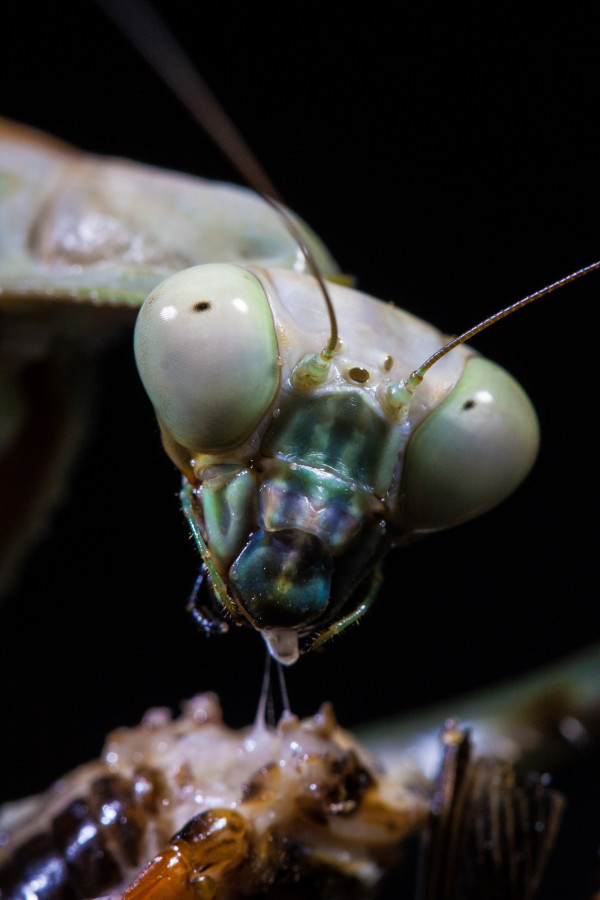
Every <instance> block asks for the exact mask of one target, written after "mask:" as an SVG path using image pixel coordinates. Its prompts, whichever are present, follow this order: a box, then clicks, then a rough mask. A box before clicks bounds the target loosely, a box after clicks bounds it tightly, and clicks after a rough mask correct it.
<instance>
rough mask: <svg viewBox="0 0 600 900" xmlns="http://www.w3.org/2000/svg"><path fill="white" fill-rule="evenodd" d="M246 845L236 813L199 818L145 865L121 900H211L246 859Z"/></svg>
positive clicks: (216, 812)
mask: <svg viewBox="0 0 600 900" xmlns="http://www.w3.org/2000/svg"><path fill="white" fill-rule="evenodd" d="M248 845H249V841H248V825H247V822H246V820H245V819H244V818H243V816H241V815H240V813H238V812H236V811H235V810H232V809H211V810H207V811H206V812H203V813H200V815H198V816H195V817H194V818H193V819H191V820H190V821H189V822H188V823H187V825H186V826H185V827H184V828H182V830H181V831H180V832H178V834H176V835H175V837H174V838H172V840H171V841H170V842H169V846H168V848H167V849H166V850H165V851H163V852H162V853H160V854H159V855H158V856H157V857H155V858H154V859H153V860H152V862H150V863H149V864H148V865H147V866H146V868H145V869H144V871H143V872H142V873H141V874H140V875H139V876H138V877H137V878H136V880H135V881H134V882H133V884H131V885H130V886H129V887H128V888H127V890H126V891H125V893H124V894H123V900H176V898H177V900H213V898H214V897H215V895H216V894H217V891H218V889H219V884H220V883H221V882H222V880H223V878H224V877H225V876H226V873H227V872H229V871H230V870H232V869H235V868H236V867H237V866H239V865H241V863H243V862H244V860H245V859H246V856H247V855H248V849H249V847H248Z"/></svg>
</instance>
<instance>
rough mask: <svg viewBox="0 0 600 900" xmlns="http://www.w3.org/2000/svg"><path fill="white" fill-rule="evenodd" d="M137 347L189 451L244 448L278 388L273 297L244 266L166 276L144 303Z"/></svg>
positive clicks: (167, 418)
mask: <svg viewBox="0 0 600 900" xmlns="http://www.w3.org/2000/svg"><path fill="white" fill-rule="evenodd" d="M134 344H135V358H136V362H137V367H138V371H139V373H140V377H141V379H142V382H143V384H144V387H145V388H146V391H147V393H148V396H149V397H150V400H151V401H152V403H153V405H154V408H155V409H156V412H157V414H158V416H159V418H160V419H161V421H162V424H163V425H164V426H165V427H166V428H167V430H168V431H169V432H170V434H171V436H172V437H173V438H174V439H175V440H176V441H177V442H178V443H179V444H181V445H182V446H184V447H186V448H187V449H189V450H194V451H199V452H204V453H208V452H215V453H217V452H220V451H223V450H227V449H230V448H233V447H237V446H239V445H240V444H242V443H243V442H244V441H245V440H246V438H248V437H249V435H250V434H251V433H252V431H254V429H255V428H256V427H257V426H258V425H259V424H260V422H261V420H262V418H263V417H264V415H265V414H266V413H267V411H268V409H269V407H270V405H271V403H272V401H273V398H274V397H275V394H276V392H277V388H278V386H279V366H278V364H277V358H278V352H279V351H278V345H277V337H276V334H275V326H274V324H273V316H272V313H271V309H270V306H269V302H268V300H267V295H266V293H265V290H264V288H263V286H262V285H261V283H260V281H259V280H258V278H256V277H255V276H254V275H252V273H251V272H248V271H247V270H246V269H242V268H240V267H238V266H230V265H206V266H195V267H194V268H192V269H185V270H184V271H183V272H179V273H178V274H177V275H173V276H171V277H170V278H167V280H166V281H163V282H162V284H160V285H159V286H158V287H157V288H156V289H155V290H154V291H153V292H152V293H151V294H150V296H149V297H148V299H147V300H146V302H145V303H144V305H143V306H142V308H141V310H140V313H139V316H138V320H137V323H136V327H135V338H134Z"/></svg>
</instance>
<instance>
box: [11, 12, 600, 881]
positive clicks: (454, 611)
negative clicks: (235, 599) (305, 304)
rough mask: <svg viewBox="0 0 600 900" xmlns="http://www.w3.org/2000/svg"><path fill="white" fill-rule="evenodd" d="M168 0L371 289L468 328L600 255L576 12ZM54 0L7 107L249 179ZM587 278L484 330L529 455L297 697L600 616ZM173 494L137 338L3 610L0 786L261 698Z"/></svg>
mask: <svg viewBox="0 0 600 900" xmlns="http://www.w3.org/2000/svg"><path fill="white" fill-rule="evenodd" d="M158 6H159V8H162V7H164V10H163V12H164V15H165V16H167V17H168V21H169V22H170V24H171V26H172V27H173V29H174V30H175V31H176V33H177V35H178V36H179V37H180V39H181V40H182V41H183V42H184V43H185V46H186V48H187V50H188V51H189V52H190V53H191V54H192V55H193V57H194V59H195V61H196V63H197V65H198V66H199V68H200V69H201V71H202V73H203V74H204V76H205V78H206V79H207V80H208V81H209V83H210V84H211V86H212V87H213V89H214V91H215V92H216V93H217V94H218V96H219V97H220V98H221V100H222V102H223V104H224V106H225V107H226V108H227V109H228V111H229V112H230V114H231V116H232V118H233V119H234V120H235V122H236V123H237V124H238V126H239V127H240V128H241V130H242V131H243V133H244V134H245V135H246V137H247V139H248V141H249V142H250V144H251V145H252V147H253V148H254V150H255V151H256V153H257V155H258V156H259V158H260V159H261V160H262V161H263V163H264V165H265V167H266V168H267V169H268V171H269V173H270V175H271V177H272V178H273V180H274V181H275V183H276V184H277V185H278V186H279V188H280V190H281V192H282V193H283V195H284V197H285V198H286V200H287V202H288V203H289V205H290V206H291V207H292V208H293V209H295V210H296V211H297V212H299V213H300V214H301V215H302V216H303V217H304V218H305V219H306V221H308V222H310V224H311V225H312V226H313V227H314V229H315V230H316V231H317V233H319V234H320V235H321V236H322V237H323V239H324V240H325V242H326V243H327V244H328V245H329V247H330V249H331V250H332V252H333V254H334V256H335V257H336V258H337V259H338V261H339V262H340V264H341V266H342V268H343V269H344V270H345V271H348V272H351V273H353V274H354V275H355V276H356V277H357V279H358V284H359V286H360V287H361V288H363V289H364V290H366V291H368V292H369V293H372V294H374V295H375V296H378V297H380V298H382V299H384V300H393V301H394V302H397V303H398V304H400V305H403V306H405V307H406V308H408V309H409V310H411V311H412V312H414V313H416V314H418V315H420V316H422V317H423V318H424V319H426V320H429V321H432V322H434V323H435V324H436V325H438V327H440V328H441V329H443V330H445V331H447V332H450V333H452V332H455V333H456V332H459V331H461V330H463V329H465V328H467V327H469V326H470V325H472V324H474V323H475V322H476V321H478V320H479V319H480V318H481V317H483V316H484V315H487V314H489V313H491V312H493V311H495V310H496V309H498V308H500V307H501V306H504V305H506V304H507V303H508V302H511V301H513V300H515V299H517V298H518V297H520V296H522V295H524V294H526V293H529V292H531V291H533V290H535V289H537V288H540V287H542V286H543V285H545V284H547V283H548V282H551V281H553V280H554V279H556V278H559V277H561V276H562V275H564V274H566V273H567V272H569V271H571V270H573V269H576V268H578V267H580V266H582V265H585V264H586V263H588V262H591V261H592V260H593V259H595V258H596V257H597V256H598V255H600V241H599V240H598V238H599V236H600V235H599V232H600V227H599V224H598V219H599V215H598V211H599V208H600V207H599V203H598V200H599V196H598V195H599V193H600V179H599V177H598V172H597V164H598V159H600V153H599V149H600V148H599V141H600V139H599V137H598V134H597V119H598V113H599V112H600V97H599V96H598V93H599V92H600V79H599V78H598V69H599V64H598V49H597V40H596V35H595V34H594V33H593V29H592V27H591V25H589V24H588V23H586V22H585V21H584V19H583V18H580V17H579V14H578V13H577V12H575V13H572V12H568V13H567V12H566V11H563V12H561V13H557V12H556V11H555V12H554V13H553V12H551V11H548V10H547V9H546V8H545V7H543V6H542V5H541V4H540V5H532V6H530V7H528V8H527V9H526V10H523V8H522V7H521V8H520V11H518V12H514V13H511V12H510V11H509V10H508V9H507V10H505V11H504V12H497V13H496V14H495V15H496V18H495V20H494V21H490V20H489V19H487V20H486V21H485V22H483V21H479V20H478V19H477V18H476V17H475V18H473V17H471V15H470V14H466V13H463V12H462V11H461V10H460V9H459V8H457V7H455V6H453V10H452V13H451V14H450V13H446V14H445V15H444V17H443V18H442V19H440V18H439V11H438V10H436V11H435V13H434V12H433V11H429V10H428V9H427V8H426V7H425V6H423V7H422V9H421V12H419V13H417V14H413V13H408V12H407V11H403V12H401V23H400V26H398V25H394V26H392V25H391V24H390V23H389V22H387V21H386V20H385V17H384V16H383V13H382V11H381V8H378V7H377V5H372V6H371V9H366V10H365V9H362V10H361V11H360V14H356V15H353V16H351V15H349V14H347V13H346V14H344V18H341V16H340V18H339V19H338V18H336V17H335V15H334V12H333V10H331V11H330V12H329V13H327V15H326V17H325V18H324V17H323V15H324V14H323V11H322V10H321V11H316V10H312V9H311V8H310V7H308V8H307V7H300V8H298V9H297V10H295V11H294V10H292V11H290V9H289V8H288V9H286V10H281V12H279V13H277V14H274V13H273V11H272V10H267V9H266V8H265V9H263V10H260V9H256V7H255V5H254V4H246V5H245V6H244V8H243V9H237V8H236V9H235V10H234V9H232V8H230V7H224V8H223V10H222V12H221V13H219V12H217V11H215V10H214V9H211V11H210V12H207V10H206V9H205V8H204V7H205V5H204V4H202V5H200V4H195V5H194V4H189V3H178V2H169V3H168V4H166V3H165V4H163V3H161V4H158ZM52 7H54V5H50V4H48V5H47V7H46V11H45V12H44V13H43V14H41V15H40V14H39V13H38V14H36V17H35V19H34V13H33V12H32V10H31V9H30V8H29V7H28V8H27V9H23V10H21V11H18V10H17V11H13V12H11V13H9V14H8V18H6V17H5V19H4V25H3V30H4V35H5V44H6V46H5V47H4V49H3V53H2V58H1V59H0V67H1V68H0V71H1V75H0V83H1V86H2V87H1V91H0V93H1V98H2V103H1V106H2V111H3V113H4V114H5V115H7V116H9V117H11V118H14V119H17V120H20V121H23V122H26V123H28V124H31V125H35V126H37V127H39V128H41V129H44V130H47V131H51V132H53V133H54V134H56V135H58V136H60V137H62V138H64V139H66V140H68V141H70V142H72V143H74V144H76V145H78V146H80V147H82V148H83V149H86V150H89V151H94V152H97V153H104V154H113V155H120V156H127V157H131V158H133V159H138V160H141V161H144V162H148V163H152V164H155V165H160V166H164V167H169V168H173V169H181V170H184V171H188V172H191V173H194V174H203V175H207V176H209V177H216V178H222V179H226V180H235V174H233V173H232V172H231V170H230V169H229V167H228V166H227V164H226V163H225V162H224V161H223V160H222V158H221V157H220V155H219V153H218V152H217V151H216V150H214V149H213V148H212V146H211V145H210V144H209V143H208V141H207V140H206V139H205V137H204V136H203V134H202V133H200V132H199V131H198V129H197V127H196V126H195V125H194V124H193V123H191V122H190V120H189V118H188V117H187V116H186V114H185V113H184V112H183V111H181V109H180V108H179V106H178V104H177V102H176V101H175V100H173V99H172V98H171V96H170V95H169V93H168V91H167V89H166V88H164V87H163V86H162V85H161V84H160V83H158V82H157V80H156V78H155V77H154V76H153V75H152V74H151V73H150V72H149V71H148V69H147V67H146V65H145V64H144V63H143V62H142V61H141V60H140V59H139V58H138V57H137V56H136V55H135V53H134V51H132V50H131V49H130V48H129V47H128V45H127V44H126V43H125V42H124V40H123V39H122V38H121V37H120V36H119V35H117V33H116V32H115V30H114V28H113V26H112V25H111V24H109V23H108V22H107V21H106V20H105V19H104V18H103V17H102V15H101V14H100V13H99V12H98V11H97V10H96V9H95V7H93V6H88V5H87V4H84V3H72V4H69V3H66V4H64V5H62V6H61V8H60V9H56V8H52ZM542 9H543V10H544V12H543V15H542V14H541V11H542ZM487 14H488V15H494V14H493V13H490V12H489V10H488V13H487ZM553 16H554V18H553ZM599 283H600V278H599V277H598V276H592V277H590V278H589V279H587V281H586V283H582V284H580V285H578V286H574V287H571V288H568V289H566V290H565V291H564V292H562V293H561V294H560V295H556V296H553V297H551V298H548V299H546V300H543V301H541V302H540V303H539V304H538V305H537V306H536V307H534V308H530V309H528V310H527V311H524V312H522V313H520V314H519V315H518V316H517V317H514V318H513V319H512V320H509V321H508V322H506V323H504V324H502V325H500V326H498V327H496V328H495V329H494V330H493V331H492V332H490V333H488V334H486V335H485V336H482V337H481V338H480V339H478V341H477V343H476V346H477V347H478V348H479V349H480V350H482V352H484V353H486V354H487V355H489V356H490V357H492V358H493V359H495V360H497V361H498V362H500V363H502V364H503V365H505V366H506V368H508V369H509V370H510V371H511V372H513V374H515V375H516V376H517V377H518V378H519V380H520V381H521V382H522V384H523V385H524V386H525V387H526V389H527V390H528V392H529V393H530V396H531V397H532V399H533V401H534V403H535V405H536V407H537V409H538V412H539V416H540V420H541V426H542V449H541V454H540V459H539V462H538V464H537V465H536V468H535V470H534V472H533V474H532V475H531V477H530V478H529V480H528V481H527V483H526V484H525V485H524V486H523V487H522V488H521V489H520V490H519V491H518V492H517V494H515V496H514V497H512V498H511V499H510V500H508V501H506V502H505V503H504V504H503V505H502V506H501V508H500V509H498V510H497V511H495V512H493V513H491V514H488V515H487V516H486V517H485V518H484V519H482V520H481V521H476V522H474V523H471V524H469V525H465V526H462V527H461V528H459V529H457V530H456V531H454V532H448V533H447V534H440V535H437V536H435V537H431V538H429V539H427V540H425V541H423V542H421V543H420V544H418V545H415V546H414V547H413V548H410V549H408V550H405V551H403V552H400V553H398V554H396V556H394V557H393V558H390V560H389V563H388V565H387V567H386V581H385V584H384V587H383V590H382V592H381V596H380V598H379V599H378V602H377V603H376V604H375V606H374V608H373V609H372V611H371V612H370V613H369V615H368V617H367V618H366V619H365V620H364V621H363V623H362V624H361V626H360V627H356V628H354V629H351V630H350V631H349V632H347V633H346V634H345V635H344V636H343V637H341V638H340V639H339V640H337V641H335V642H333V643H332V644H331V645H329V646H328V647H327V648H326V649H325V651H324V652H323V653H320V654H313V655H312V656H310V657H307V658H304V659H302V660H301V662H300V663H299V664H298V665H297V666H296V667H294V668H293V670H291V671H290V673H289V678H288V683H289V690H290V695H291V700H292V706H293V708H294V709H295V710H296V711H298V712H299V713H300V714H302V715H304V714H310V713H312V712H313V711H315V709H316V707H317V706H318V704H319V703H320V701H322V700H324V699H331V700H333V701H334V703H335V706H336V710H337V712H338V715H339V718H340V719H341V721H342V722H343V723H344V724H345V725H348V726H354V725H355V724H357V723H361V722H367V721H369V720H370V719H373V718H377V717H379V716H383V715H389V714H392V713H396V712H400V711H402V710H405V709H413V708H417V707H420V706H422V705H424V704H426V703H428V702H431V701H434V700H439V699H442V698H445V697H451V696H453V695H456V694H460V693H461V692H463V691H465V690H467V689H469V688H472V687H475V686H478V685H483V684H489V683H493V682H495V681H497V680H498V679H501V678H504V677H507V676H510V675H513V674H517V673H520V672H523V671H526V670H527V669H529V668H531V667H533V666H535V665H536V664H539V663H542V662H546V661H549V660H552V659H555V658H557V657H559V656H560V655H561V654H564V653H567V652H569V651H570V650H572V649H574V648H576V647H578V646H582V645H583V644H584V643H585V642H587V641H590V640H594V639H596V638H597V637H598V634H599V633H600V611H599V609H598V603H597V596H596V595H597V591H596V589H595V585H596V582H595V579H596V565H595V563H596V561H597V557H598V551H597V539H596V536H595V528H596V505H597V492H596V490H595V487H596V468H595V463H596V436H597V433H598V425H597V420H596V415H597V414H596V406H597V391H596V385H597V381H598V377H597V363H596V358H597V356H598V350H597V338H596V332H597V322H598V314H597V297H598V291H599V288H598V285H599ZM41 452H43V448H41ZM176 491H177V477H176V475H175V474H174V472H173V469H172V466H171V465H170V463H169V462H168V461H167V460H166V459H164V458H163V455H162V451H161V449H160V446H159V439H158V434H157V428H156V426H155V424H154V421H153V417H152V411H151V409H150V406H149V404H148V402H147V401H146V399H145V396H144V395H143V392H142V389H141V387H140V386H139V385H138V383H137V380H136V373H135V368H134V365H133V362H132V360H131V354H130V349H129V345H128V344H126V345H123V346H122V347H121V348H118V349H116V350H115V351H113V352H112V353H111V354H110V355H109V357H108V358H107V360H106V363H105V365H104V380H103V387H102V394H101V398H100V403H99V408H98V411H97V413H96V415H95V418H94V427H93V432H92V434H91V436H90V440H89V442H88V445H87V450H86V453H85V455H84V457H83V458H82V461H81V463H80V465H79V466H78V468H77V471H76V473H75V476H74V478H73V479H72V481H71V484H70V489H69V494H68V498H67V501H66V502H65V504H64V505H63V506H62V507H61V509H60V510H59V511H58V512H57V514H56V515H55V516H54V518H53V520H52V526H51V534H50V535H49V537H48V539H47V540H46V541H45V542H43V543H42V544H40V545H39V546H38V548H37V549H36V551H35V552H34V553H33V555H32V556H31V558H30V561H29V563H28V566H27V569H26V571H25V573H24V575H23V578H22V579H21V582H20V585H19V588H18V589H17V590H16V591H15V593H14V594H13V595H12V596H11V597H10V598H8V600H7V601H6V602H5V604H4V606H3V608H2V609H0V654H1V658H0V692H1V704H2V726H1V727H2V738H1V745H0V759H1V763H2V764H1V767H0V777H1V790H0V796H1V797H4V798H6V799H9V798H12V797H18V796H20V795H22V794H25V793H30V792H32V791H36V790H39V789H42V788H43V787H45V786H46V785H47V783H48V782H49V781H50V780H51V779H52V778H54V777H56V776H58V775H60V774H61V773H62V772H64V771H65V770H67V769H69V768H70V767H72V766H73V765H75V764H76V763H78V762H81V761H84V760H85V759H88V758H90V757H92V756H95V755H97V753H98V751H99V749H100V747H101V744H102V739H103V736H104V734H105V733H106V732H107V731H108V730H109V729H111V728H113V727H115V726H117V725H121V724H133V723H134V722H136V721H137V720H139V718H140V716H141V714H142V713H143V711H144V710H145V709H147V708H148V707H149V706H152V705H170V706H173V707H174V706H176V704H177V702H178V701H179V700H180V699H181V698H183V697H187V696H190V695H191V694H193V693H195V692H196V691H199V690H208V689H211V690H215V691H217V692H218V693H219V695H220V696H221V698H222V701H223V704H224V708H225V713H226V717H227V719H228V720H229V721H230V722H232V723H233V724H242V723H244V722H247V721H249V720H250V719H251V718H252V716H253V715H254V710H255V706H256V701H257V697H258V692H259V686H260V681H261V677H262V668H263V650H262V646H261V641H260V640H259V639H258V638H257V637H256V636H255V635H254V634H252V633H250V632H246V631H243V632H242V631H236V633H235V634H233V635H231V636H228V637H226V638H223V639H214V640H213V641H210V642H209V641H207V640H206V639H205V638H204V637H203V636H200V635H197V634H196V632H195V631H194V629H193V627H192V626H191V624H190V622H189V621H188V618H187V615H186V614H185V612H184V609H183V607H184V604H185V600H186V598H187V596H188V593H189V590H190V587H191V585H192V583H193V581H194V578H195V573H196V566H197V561H196V558H195V552H194V550H193V547H192V546H191V544H190V541H189V539H188V537H187V534H186V528H185V525H184V523H183V520H182V517H181V515H180V513H179V511H178V508H177V499H176ZM449 708H451V704H450V707H449ZM581 852H582V854H583V850H582V851H581ZM581 865H582V866H583V862H582V863H581ZM578 866H579V864H577V867H578ZM557 889H558V888H557ZM582 890H583V889H582ZM569 895H570V896H575V894H572V893H571V894H569ZM556 896H558V894H557V895H556ZM581 896H586V892H585V891H584V892H583V893H582V894H581Z"/></svg>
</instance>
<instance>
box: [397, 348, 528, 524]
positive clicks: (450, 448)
mask: <svg viewBox="0 0 600 900" xmlns="http://www.w3.org/2000/svg"><path fill="white" fill-rule="evenodd" d="M538 446H539V426H538V421H537V416H536V414H535V410H534V408H533V406H532V404H531V401H530V400H529V397H528V396H527V394H526V393H525V391H524V390H523V389H522V388H521V386H520V385H519V384H518V382H517V381H515V379H514V378H513V377H512V376H511V375H509V374H508V372H506V371H505V370H504V369H502V368H501V367H500V366H497V365H496V364H495V363H492V362H490V361H489V360H487V359H483V358H482V357H478V356H473V357H471V358H470V359H469V360H468V362H467V365H466V367H465V371H464V372H463V374H462V376H461V378H460V380H459V381H458V383H457V385H456V387H455V388H454V389H453V390H452V391H451V392H450V394H448V396H447V397H446V399H445V400H444V401H443V402H442V403H441V404H440V405H439V406H438V407H437V409H436V410H434V412H433V413H431V414H430V415H429V416H428V417H427V419H425V420H424V421H423V422H422V423H421V425H419V427H418V428H417V430H416V431H415V433H414V435H413V436H412V438H411V440H410V442H409V444H408V447H407V450H406V456H405V463H404V472H403V476H402V489H403V494H404V499H405V503H406V511H407V516H408V519H409V521H410V523H411V525H412V526H413V527H414V528H415V530H417V531H429V530H435V529H439V528H448V527H450V526H451V525H457V524H458V523H459V522H464V521H465V520H467V519H471V518H473V517H474V516H478V515H479V514H480V513H482V512H485V511H486V510H488V509H490V508H491V507H492V506H495V505H496V504H497V503H500V501H501V500H504V498H505V497H508V495H509V494H510V493H512V491H513V490H514V489H515V488H516V487H517V485H518V484H520V482H521V481H522V480H523V479H524V478H525V476H526V475H527V473H528V472H529V470H530V468H531V466H532V465H533V462H534V460H535V457H536V455H537V451H538Z"/></svg>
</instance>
